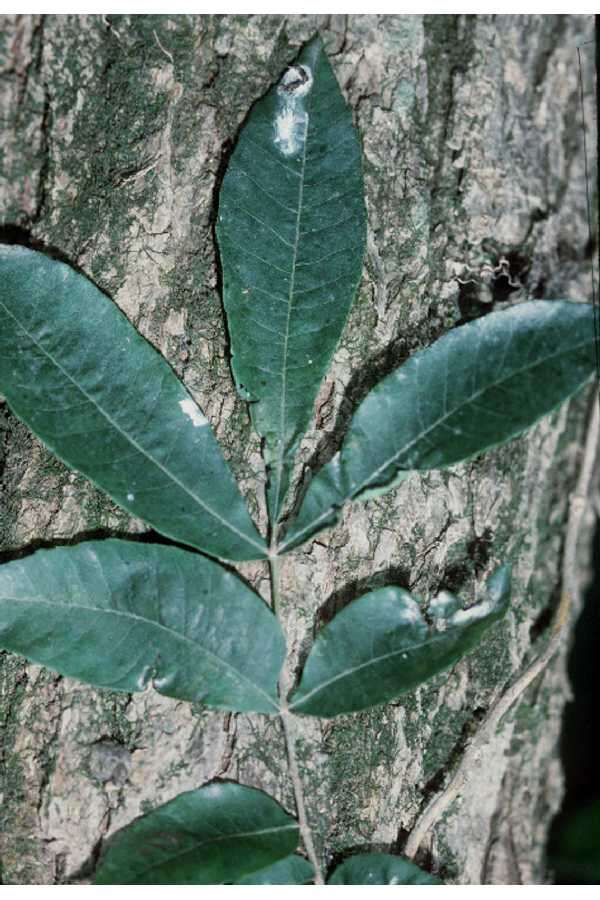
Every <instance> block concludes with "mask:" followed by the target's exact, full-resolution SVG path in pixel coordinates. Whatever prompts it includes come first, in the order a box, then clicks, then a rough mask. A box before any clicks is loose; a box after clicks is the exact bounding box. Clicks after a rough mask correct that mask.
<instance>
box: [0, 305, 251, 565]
mask: <svg viewBox="0 0 600 900" xmlns="http://www.w3.org/2000/svg"><path fill="white" fill-rule="evenodd" d="M0 306H2V308H3V309H5V310H6V312H7V313H8V315H9V316H10V317H11V319H13V321H14V322H16V324H17V326H18V327H19V328H21V329H22V330H23V331H24V332H25V334H26V335H27V337H28V338H29V340H31V341H32V343H33V344H35V346H36V347H38V349H39V350H40V351H41V352H42V353H43V354H44V355H45V356H46V357H47V358H48V359H49V360H50V362H51V363H52V364H53V365H54V366H55V367H56V368H57V369H58V370H59V371H60V372H62V374H63V375H64V376H65V378H67V379H68V380H69V381H70V382H71V384H73V385H74V386H75V388H76V389H77V390H78V391H79V392H80V393H81V394H83V396H84V397H85V398H86V400H88V402H89V403H91V404H92V406H94V407H95V408H96V409H97V410H98V412H99V413H100V415H101V416H103V417H104V418H105V419H106V421H107V422H108V423H109V424H110V425H112V427H113V428H114V429H115V430H116V431H117V432H118V433H119V434H120V435H121V436H122V437H123V438H125V440H126V441H128V442H129V443H130V444H131V445H132V446H133V447H134V448H135V449H136V450H137V451H138V452H139V453H140V454H141V455H142V456H143V457H144V458H145V459H148V460H149V461H150V462H151V463H153V464H154V465H155V466H156V467H157V468H158V469H160V471H161V472H163V474H164V475H166V476H167V478H169V479H170V480H171V481H172V482H173V483H174V484H176V485H177V486H178V487H179V488H181V490H182V491H183V492H184V493H186V494H187V495H188V496H189V497H191V499H192V500H194V501H195V502H196V503H197V504H198V506H200V507H201V508H202V509H203V510H205V511H206V512H207V513H208V514H209V515H211V516H212V517H213V518H214V519H216V520H217V521H218V522H219V523H220V524H221V525H223V526H224V527H225V528H227V529H229V530H230V531H231V532H233V533H234V534H236V535H237V536H238V537H239V538H241V539H242V540H243V541H246V542H247V543H248V544H250V545H251V546H252V547H255V548H256V549H257V550H260V552H261V555H264V547H262V546H261V545H260V544H259V543H257V542H256V541H254V540H253V539H252V538H251V537H249V536H248V535H246V534H244V532H243V531H240V530H239V529H238V528H236V527H235V525H233V524H232V523H231V522H228V521H227V520H226V519H224V518H223V517H222V516H220V515H219V513H218V512H216V511H215V510H214V509H213V508H212V507H211V506H209V505H208V504H207V503H206V502H205V501H203V500H202V499H201V498H200V497H198V495H197V494H195V493H194V492H193V491H191V490H190V489H189V488H188V487H186V485H185V484H183V482H182V481H180V480H179V478H177V476H176V475H175V474H174V473H173V472H171V471H170V470H169V469H167V468H166V467H165V466H163V464H162V463H161V462H160V461H159V460H157V459H155V458H154V457H153V456H152V455H151V454H150V453H148V451H147V450H146V449H145V448H144V447H142V445H141V444H139V443H138V442H137V441H136V439H135V438H134V437H132V436H131V435H129V434H128V433H127V432H126V431H124V430H123V429H122V428H121V426H120V425H119V424H118V422H117V421H116V420H115V419H113V417H112V416H111V415H110V414H109V413H108V412H106V411H105V410H104V409H103V408H102V407H101V406H100V404H99V403H98V402H97V401H96V400H95V399H94V397H93V396H92V395H91V394H89V393H88V392H87V391H86V390H85V388H84V387H83V386H82V385H81V384H79V382H78V381H76V379H75V378H73V376H72V375H71V374H70V373H69V372H68V371H67V370H66V369H65V368H63V366H62V365H61V364H60V363H59V361H58V360H57V359H56V358H55V357H54V356H53V354H52V353H50V351H49V350H47V349H46V348H45V347H44V345H43V344H42V343H40V341H38V340H37V339H36V338H35V337H34V335H33V334H31V332H30V331H29V330H28V329H27V328H26V327H25V325H23V323H22V322H21V321H20V320H19V319H18V318H17V316H15V315H14V313H13V312H12V310H11V309H10V308H9V307H8V306H7V305H6V304H5V303H4V302H3V301H2V300H0ZM136 335H137V333H136ZM190 397H191V395H190ZM191 399H192V400H193V398H191ZM194 402H195V401H194Z"/></svg>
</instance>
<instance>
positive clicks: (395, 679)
mask: <svg viewBox="0 0 600 900" xmlns="http://www.w3.org/2000/svg"><path fill="white" fill-rule="evenodd" d="M486 587H487V594H486V598H485V599H484V600H482V601H480V602H479V603H477V604H476V605H475V606H471V607H469V608H468V609H460V608H459V606H460V604H459V602H458V600H457V598H456V597H453V596H452V595H451V594H448V593H447V592H443V593H441V594H440V595H439V596H438V597H436V598H435V599H434V600H433V601H432V602H431V604H430V606H429V610H428V617H427V618H428V619H429V620H430V621H427V618H425V616H424V615H423V613H422V612H421V608H420V606H419V603H418V602H417V601H416V600H415V598H414V597H412V595H411V594H409V593H408V591H405V590H403V589H402V588H398V587H384V588H379V589H378V590H376V591H371V592H370V593H368V594H364V595H363V596H362V597H359V598H358V599H357V600H354V601H353V602H352V603H350V604H349V605H348V606H347V607H345V609H343V610H342V611H341V612H339V613H338V614H337V615H336V616H335V617H334V618H333V619H332V620H331V622H330V623H329V624H328V625H325V627H324V628H323V629H322V631H321V632H320V633H319V634H318V636H317V639H316V641H315V643H314V645H313V647H312V649H311V651H310V653H309V655H308V658H307V660H306V663H305V665H304V671H303V673H302V678H301V681H300V684H299V686H298V689H297V690H296V691H295V693H294V694H292V698H291V702H290V704H289V707H290V709H291V710H292V711H293V712H296V713H303V714H307V715H313V716H324V717H326V718H330V717H332V716H337V715H340V714H341V713H350V712H357V711H359V710H361V709H368V708H369V707H371V706H375V705H376V704H378V703H386V702H388V701H390V700H393V699H394V698H395V697H397V696H398V695H399V694H401V693H403V692H404V691H408V690H411V689H412V688H415V687H417V686H418V685H419V684H422V683H423V682H424V681H426V680H427V679H428V678H431V677H432V676H433V675H436V674H437V673H438V672H440V671H442V670H443V669H446V668H448V666H451V665H452V664H453V663H455V662H456V661H457V660H459V659H460V658H461V657H462V656H464V654H465V653H468V652H469V650H472V649H473V648H474V647H475V646H477V644H478V643H479V641H480V639H481V636H482V635H483V634H484V632H486V631H487V630H488V628H489V627H490V626H491V625H493V624H494V622H496V621H498V619H500V618H501V617H502V616H503V615H504V614H505V612H506V610H507V608H508V600H509V592H510V567H509V566H502V567H501V568H500V569H498V570H497V571H496V572H494V574H493V575H492V576H491V577H490V578H489V579H488V581H487V586H486Z"/></svg>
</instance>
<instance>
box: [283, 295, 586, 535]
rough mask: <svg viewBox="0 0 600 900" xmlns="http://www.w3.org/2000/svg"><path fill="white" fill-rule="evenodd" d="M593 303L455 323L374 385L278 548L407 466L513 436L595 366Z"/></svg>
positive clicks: (443, 461) (428, 464) (528, 308)
mask: <svg viewBox="0 0 600 900" xmlns="http://www.w3.org/2000/svg"><path fill="white" fill-rule="evenodd" d="M593 316H594V311H593V307H592V306H591V304H587V303H571V302H567V301H561V300H552V301H544V300H533V301H530V302H526V303H521V304H519V305H517V306H513V307H511V308H510V309H507V310H503V311H501V312H492V313H489V315H486V316H484V317H482V318H480V319H476V320H475V321H473V322H469V323H468V324H467V325H462V326H460V327H459V328H455V329H453V330H452V331H450V332H449V333H448V334H445V335H444V336H443V337H441V338H439V340H437V341H436V342H435V343H434V344H432V345H431V346H430V347H428V348H426V349H425V350H421V351H419V352H418V353H415V355H414V356H412V357H411V358H410V359H409V360H408V362H406V363H405V364H404V365H403V366H400V368H398V369H396V370H395V371H393V372H392V373H391V375H388V376H387V377H386V378H384V379H383V380H382V381H380V382H379V384H378V385H376V387H375V388H373V390H372V391H371V392H370V393H369V394H368V395H367V397H366V398H365V399H364V400H363V402H362V403H361V404H360V406H359V407H358V409H357V411H356V413H355V414H354V417H353V419H352V422H351V424H350V428H349V430H348V433H347V435H346V438H345V440H344V443H343V445H342V449H341V451H340V452H339V453H338V454H336V455H335V456H334V457H333V459H332V460H331V461H330V462H329V463H327V465H325V466H324V467H323V468H322V469H321V470H320V471H319V472H318V473H317V474H316V476H315V477H314V478H313V480H312V482H311V483H310V484H309V487H308V490H307V493H306V496H305V498H304V500H303V503H302V505H301V507H300V510H299V512H298V515H297V517H296V518H295V519H293V520H292V521H291V522H290V526H289V528H288V531H287V533H286V536H285V538H284V540H283V541H282V542H281V544H280V550H281V551H282V552H283V551H285V550H290V549H292V548H293V547H296V546H298V545H299V544H301V543H303V542H304V541H306V540H307V539H308V538H310V537H312V536H314V535H315V534H316V533H317V532H318V531H320V530H322V529H323V528H325V527H326V526H328V525H332V524H334V523H335V522H336V521H337V519H338V516H339V511H340V509H341V507H342V506H343V504H344V503H345V502H346V501H347V500H360V499H367V498H368V497H369V496H372V495H373V494H374V493H383V492H384V491H385V490H388V489H390V488H392V487H394V486H395V485H396V484H398V483H399V481H401V480H402V479H403V478H404V477H405V476H406V475H407V474H408V473H409V472H410V471H414V470H424V469H438V468H441V467H444V466H451V465H453V464H455V463H458V462H461V461H462V460H465V459H468V458H469V457H471V456H474V455H475V454H478V453H482V452H483V451H485V450H488V449H489V448H491V447H494V446H496V445H498V444H501V443H503V442H505V441H508V440H510V439H511V438H513V437H515V436H516V435H518V434H520V433H521V432H523V431H524V430H525V429H527V428H529V427H530V426H531V425H533V424H534V423H535V422H536V421H537V420H538V419H540V418H541V417H542V416H544V415H546V413H549V412H550V411H551V410H553V409H555V407H557V406H558V405H559V404H560V403H562V402H563V401H564V400H566V399H567V398H568V397H570V396H571V395H572V394H574V393H575V392H576V391H577V390H578V389H579V388H580V387H581V386H582V385H583V384H584V383H585V382H586V381H588V380H589V379H590V377H591V376H592V374H593V372H594V369H595V344H594V323H593Z"/></svg>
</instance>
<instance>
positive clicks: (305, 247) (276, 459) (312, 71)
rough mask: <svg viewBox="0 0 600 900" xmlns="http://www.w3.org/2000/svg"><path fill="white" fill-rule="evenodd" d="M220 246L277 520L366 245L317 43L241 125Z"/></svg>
mask: <svg viewBox="0 0 600 900" xmlns="http://www.w3.org/2000/svg"><path fill="white" fill-rule="evenodd" d="M217 237H218V241H219V247H220V251H221V260H222V264H223V300H224V304H225V310H226V313H227V320H228V324H229V331H230V336H231V349H232V369H233V374H234V377H235V380H236V383H237V386H238V390H239V391H240V393H241V395H242V396H243V397H244V398H245V399H247V400H250V401H251V405H250V411H251V414H252V419H253V422H254V426H255V428H256V430H257V431H258V433H259V434H260V435H261V436H263V437H264V438H265V445H266V446H265V456H266V461H267V466H268V474H269V486H268V501H269V510H270V515H271V519H272V521H273V522H275V521H276V520H277V519H278V517H279V515H280V512H281V507H282V504H283V501H284V498H285V494H286V491H287V487H288V484H289V479H290V472H291V468H292V465H293V460H294V454H295V451H296V449H297V447H298V444H299V441H300V439H301V437H302V434H303V433H304V431H305V430H306V427H307V425H308V423H309V421H310V417H311V414H312V410H313V405H314V401H315V398H316V395H317V391H318V388H319V384H320V382H321V379H322V378H323V376H324V374H325V373H326V372H327V369H328V367H329V363H330V360H331V357H332V354H333V351H334V349H335V347H336V344H337V342H338V339H339V337H340V334H341V331H342V328H343V326H344V323H345V321H346V318H347V315H348V311H349V309H350V306H351V304H352V300H353V297H354V294H355V291H356V288H357V285H358V282H359V279H360V275H361V271H362V259H363V254H364V248H365V240H366V217H365V206H364V200H363V181H362V172H361V158H360V146H359V142H358V138H357V135H356V131H355V129H354V126H353V124H352V115H351V112H350V110H349V109H348V107H347V106H346V104H345V102H344V99H343V97H342V94H341V92H340V89H339V86H338V84H337V81H336V79H335V75H334V74H333V71H332V69H331V66H330V64H329V62H328V60H327V57H326V55H325V52H324V49H323V45H322V43H321V41H320V39H319V38H315V39H314V40H312V41H311V42H310V43H309V44H307V45H306V46H305V47H304V49H303V50H302V52H301V53H300V55H299V56H298V58H297V60H296V62H295V64H294V65H293V66H292V67H290V68H289V69H288V70H287V71H286V72H285V74H284V75H283V77H282V79H281V81H280V82H279V84H278V85H277V86H275V87H274V88H273V89H272V90H270V91H269V93H268V94H266V96H265V97H263V98H262V99H261V100H260V101H259V102H258V103H256V105H255V106H254V107H253V109H252V111H251V113H250V115H249V117H248V119H247V121H246V123H245V124H244V127H243V129H242V131H241V133H240V136H239V139H238V142H237V145H236V147H235V150H234V152H233V154H232V156H231V160H230V162H229V166H228V169H227V173H226V175H225V178H224V180H223V185H222V188H221V194H220V200H219V214H218V221H217Z"/></svg>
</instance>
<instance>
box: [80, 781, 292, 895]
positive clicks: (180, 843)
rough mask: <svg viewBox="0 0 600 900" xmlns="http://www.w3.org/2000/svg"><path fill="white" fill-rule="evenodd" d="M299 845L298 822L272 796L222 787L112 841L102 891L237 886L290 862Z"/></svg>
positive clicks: (194, 795)
mask: <svg viewBox="0 0 600 900" xmlns="http://www.w3.org/2000/svg"><path fill="white" fill-rule="evenodd" d="M298 839H299V831H298V826H297V825H296V822H295V821H294V820H293V819H292V818H291V817H290V816H289V815H288V814H287V813H286V812H285V811H284V810H283V809H282V808H281V806H279V804H278V803H277V802H276V801H275V800H273V798H272V797H269V796H268V794H265V793H263V792H262V791H259V790H256V789H255V788H249V787H244V786H243V785H240V784H231V783H229V782H224V783H220V782H215V783H213V784H209V785H205V786H204V787H201V788H198V789H197V790H194V791H188V792H186V793H184V794H179V796H177V797H175V799H174V800H171V801H169V803H165V804H164V805H163V806H159V807H158V808H157V809H154V810H152V812H149V813H147V814H146V815H143V816H140V817H139V818H138V819H134V821H133V822H131V824H129V825H126V826H125V828H122V829H121V830H120V831H117V832H116V833H115V834H114V835H112V837H111V838H109V840H108V841H107V843H106V845H105V847H104V850H103V852H102V856H101V858H100V863H99V865H98V869H97V872H96V878H95V884H230V883H231V882H232V881H236V880H238V879H240V878H243V877H244V876H245V875H248V874H250V873H252V872H256V871H258V870H259V869H263V868H265V867H266V866H271V865H272V864H273V863H275V862H277V860H280V859H283V858H285V857H287V856H289V854H290V853H293V851H294V850H295V849H296V847H297V845H298Z"/></svg>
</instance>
